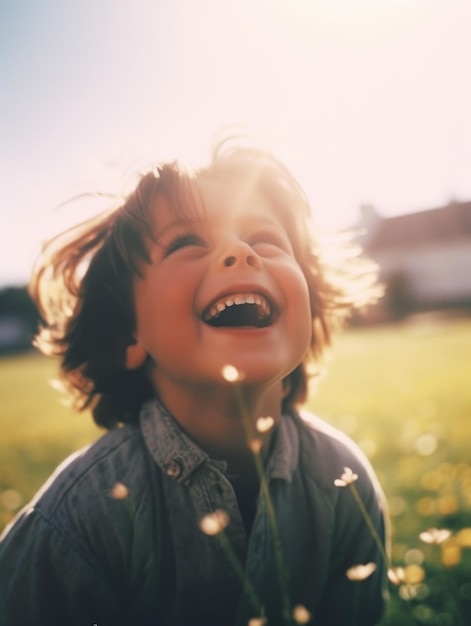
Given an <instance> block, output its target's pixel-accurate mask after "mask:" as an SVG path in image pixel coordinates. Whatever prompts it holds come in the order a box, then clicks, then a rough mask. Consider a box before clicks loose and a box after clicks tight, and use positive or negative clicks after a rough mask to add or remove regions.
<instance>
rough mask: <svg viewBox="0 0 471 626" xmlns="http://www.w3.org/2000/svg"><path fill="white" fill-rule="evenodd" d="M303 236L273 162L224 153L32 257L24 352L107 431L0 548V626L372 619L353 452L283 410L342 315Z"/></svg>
mask: <svg viewBox="0 0 471 626" xmlns="http://www.w3.org/2000/svg"><path fill="white" fill-rule="evenodd" d="M308 220H309V206H308V202H307V200H306V198H305V196H304V194H303V192H302V191H301V189H300V187H299V185H298V184H297V182H296V181H295V180H294V179H293V177H292V176H291V175H290V174H289V173H288V172H287V170H286V169H285V168H284V167H283V166H282V165H281V164H280V163H279V162H278V161H277V160H276V159H274V158H273V157H272V156H270V155H269V154H267V153H265V152H264V151H261V150H257V149H248V148H246V149H243V148H234V147H233V146H232V147H231V146H230V145H229V144H228V143H227V142H226V143H223V144H222V145H220V146H219V147H218V148H217V149H216V150H215V152H214V154H213V159H212V162H211V163H210V165H209V166H208V167H205V168H202V169H199V170H196V171H195V172H194V173H192V174H191V175H190V174H189V173H186V172H185V171H184V170H183V169H182V168H181V167H180V166H179V165H177V164H176V163H171V164H165V165H162V166H161V167H159V168H158V169H157V170H156V171H152V172H150V173H148V174H147V175H145V176H144V177H143V178H142V179H141V180H140V182H139V184H138V185H137V187H136V189H135V191H134V192H133V193H132V194H131V195H130V196H129V197H128V198H127V200H126V201H125V202H124V204H123V205H122V206H121V207H120V208H118V209H117V210H115V211H113V212H109V213H107V214H106V215H104V216H100V217H99V218H96V219H93V220H91V221H88V222H86V223H84V224H81V225H79V226H78V227H77V228H75V229H72V230H71V231H68V232H66V233H64V234H63V235H61V236H59V237H58V238H56V239H55V240H53V241H52V242H50V244H49V245H48V247H47V248H46V250H45V253H44V255H43V259H42V262H41V264H40V265H39V267H38V268H37V271H36V274H35V276H34V277H33V280H32V283H31V289H32V293H33V295H34V297H35V299H36V301H37V303H38V305H39V307H40V310H41V314H42V317H43V320H44V327H43V328H42V330H41V332H40V334H39V337H38V346H39V347H40V348H41V349H42V351H43V352H45V353H46V354H50V355H59V357H60V360H61V372H62V376H63V379H64V381H65V382H66V383H67V384H68V386H69V388H70V389H71V390H72V391H73V392H74V394H75V396H76V400H77V403H78V406H79V408H82V409H83V408H86V407H92V410H93V416H94V419H95V421H96V423H97V424H99V425H100V426H103V427H105V428H106V429H108V430H109V432H108V433H107V434H106V435H105V436H104V437H102V438H101V439H100V440H99V441H98V442H96V443H95V444H94V445H92V446H91V447H89V448H88V449H86V450H82V451H80V452H79V453H77V454H75V455H74V456H73V457H72V458H70V459H69V460H68V461H67V462H66V463H65V464H63V465H62V466H61V467H60V468H59V469H58V470H57V472H56V473H55V474H54V476H53V477H52V478H51V479H50V481H49V482H48V483H47V484H46V485H45V486H44V487H43V489H42V490H41V491H40V493H39V494H38V495H37V496H36V497H35V498H34V500H33V502H32V503H30V505H28V507H26V508H25V509H24V510H23V511H22V512H21V513H20V514H19V516H18V518H17V519H16V521H15V522H14V523H13V524H12V525H11V526H10V528H9V529H7V530H6V531H5V533H4V536H3V539H2V542H1V543H0V616H1V619H2V620H6V621H5V622H2V623H6V624H8V625H10V626H13V625H18V626H19V625H21V626H26V625H33V624H34V625H36V624H38V625H44V626H46V625H47V626H73V625H80V626H92V625H93V624H95V625H97V626H115V625H124V624H126V625H130V626H141V625H142V626H143V625H145V626H147V625H151V624H152V625H181V626H187V625H188V626H191V625H214V626H216V625H217V626H224V625H229V624H237V625H246V624H249V623H250V624H252V625H255V624H265V623H266V624H270V625H271V624H273V625H275V624H290V623H296V621H297V623H312V624H316V625H319V626H325V625H330V626H334V625H335V626H337V625H344V624H361V625H362V626H368V625H372V624H376V623H377V622H378V621H379V619H380V616H381V612H382V605H383V592H384V562H383V560H382V557H381V552H380V550H379V548H378V545H377V543H376V542H375V538H374V537H373V536H372V533H371V531H370V530H369V528H368V525H367V523H366V521H365V519H364V517H363V516H362V513H361V511H360V509H359V507H358V505H357V504H356V502H355V499H354V497H353V494H352V492H351V489H350V488H348V487H349V485H348V483H349V482H351V481H353V480H354V479H355V478H356V476H357V477H358V480H357V481H356V483H355V488H356V489H357V491H358V493H359V494H360V497H361V499H362V501H363V503H364V506H365V507H366V510H367V512H368V515H369V517H370V519H371V522H372V524H373V525H374V527H375V529H376V533H377V535H378V537H379V538H380V540H381V541H384V535H385V532H384V526H385V520H384V506H383V499H382V495H381V491H380V489H379V487H378V485H377V482H376V480H375V478H374V476H373V473H372V470H371V468H370V466H369V464H368V462H367V461H366V460H365V458H364V457H363V455H362V454H361V453H360V452H359V450H358V449H357V448H356V447H355V446H354V445H353V444H352V442H350V441H349V440H348V439H347V438H346V437H345V436H343V435H341V434H340V433H338V432H337V431H335V430H334V429H333V428H331V427H329V426H327V425H326V424H324V423H323V422H322V421H320V420H319V419H318V418H315V417H314V416H312V415H310V414H308V413H304V412H303V413H302V415H301V414H300V413H299V412H298V410H297V408H296V407H297V406H298V405H299V404H300V403H302V402H303V401H304V400H305V397H306V390H307V373H306V365H307V363H308V360H309V359H310V358H314V360H315V361H317V362H318V361H319V358H320V356H321V354H322V352H323V350H324V348H325V347H326V345H327V344H328V343H329V340H330V335H331V331H332V329H333V327H334V325H335V323H336V321H337V320H338V319H339V317H341V316H342V315H343V314H344V313H345V312H346V311H347V310H348V309H349V308H351V307H352V306H353V305H354V304H355V301H354V298H353V297H351V296H349V295H348V292H347V286H343V287H340V286H339V284H336V283H335V282H334V280H333V278H332V277H331V276H330V275H329V273H328V268H327V267H326V266H325V264H324V262H323V261H322V259H321V256H320V253H319V250H318V246H317V245H316V243H315V242H314V241H312V240H311V238H310V235H309V228H308ZM337 283H338V281H337ZM339 392H340V390H339ZM344 468H351V469H352V470H353V474H352V473H351V472H350V471H349V470H347V469H344ZM342 474H343V480H342V479H340V476H341V475H342ZM336 480H337V485H339V486H336V485H335V484H334V481H336ZM342 485H346V487H347V488H342ZM366 563H371V564H372V565H370V566H369V569H370V570H374V571H373V573H372V574H371V575H370V576H369V577H367V578H365V580H362V581H360V582H359V581H352V580H350V578H349V577H348V576H347V570H349V569H350V568H352V567H354V566H356V565H359V564H366ZM293 615H294V617H293ZM255 618H259V619H258V620H257V619H255ZM251 620H253V621H251ZM293 620H294V621H293Z"/></svg>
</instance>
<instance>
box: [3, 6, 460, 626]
mask: <svg viewBox="0 0 471 626" xmlns="http://www.w3.org/2000/svg"><path fill="white" fill-rule="evenodd" d="M470 24H471V3H469V2H468V0H409V1H407V0H403V1H401V0H291V1H288V0H271V1H269V0H252V1H250V2H249V1H248V0H238V2H229V1H226V0H219V1H217V0H213V1H210V0H194V1H193V0H174V1H173V2H172V3H170V2H163V1H162V2H161V1H159V0H133V2H130V1H124V0H122V1H121V0H94V1H93V2H92V1H91V0H82V2H81V3H72V2H63V0H37V1H36V2H34V3H28V2H24V1H23V0H4V1H3V2H2V3H1V5H0V51H1V54H0V81H1V82H0V92H1V94H2V95H1V98H0V132H1V142H0V171H1V172H2V175H1V179H0V203H1V209H0V355H1V356H0V391H1V400H2V408H1V410H0V429H1V430H0V432H1V435H0V527H1V526H3V525H5V524H6V523H8V521H10V519H11V518H12V517H13V516H14V514H15V513H16V511H17V510H18V509H20V508H21V506H23V505H24V504H26V503H27V501H28V500H29V498H31V496H32V494H33V493H34V492H35V490H36V489H37V488H38V487H39V486H40V485H41V484H42V483H43V482H44V480H45V478H46V477H47V476H48V475H49V474H50V472H51V471H52V470H53V469H54V467H55V466H56V465H57V464H58V463H59V462H60V461H61V460H62V459H63V458H64V457H65V456H66V455H67V454H69V453H71V452H72V451H74V450H76V449H77V448H78V447H80V446H83V445H85V444H87V443H89V442H91V441H93V440H94V439H96V438H97V437H98V436H99V435H100V432H99V431H98V429H96V428H95V427H94V426H93V425H92V423H91V419H90V418H89V416H88V415H78V416H77V415H75V414H74V413H73V412H72V411H71V409H70V408H68V407H67V406H65V404H66V399H65V398H63V397H62V396H61V395H60V394H59V393H58V392H57V391H56V390H54V389H53V387H52V386H51V385H50V384H49V383H50V381H51V380H53V379H54V378H55V376H56V364H55V363H54V362H53V361H50V360H46V359H44V358H43V357H42V356H41V355H39V354H37V353H35V352H32V351H31V349H30V345H31V337H32V334H33V333H34V329H35V327H36V324H37V313H36V310H35V308H34V305H33V304H32V303H31V301H30V299H29V297H28V295H27V291H26V287H25V285H26V283H27V280H28V276H29V274H30V271H31V267H32V264H33V262H34V259H35V258H36V256H37V255H38V253H39V251H40V248H41V244H42V242H43V241H44V240H45V239H46V238H47V237H49V236H51V235H52V234H54V233H55V232H57V231H58V230H61V229H63V228H65V227H67V226H68V225H71V224H73V223H75V222H76V221H77V220H79V219H82V218H84V217H87V216H89V215H90V214H92V213H95V212H96V211H97V210H99V209H101V208H105V206H108V204H109V202H110V199H108V200H103V199H101V200H100V199H98V198H91V197H90V196H88V197H87V198H84V197H82V194H90V193H93V192H101V193H104V194H118V195H119V194H121V193H122V192H123V191H125V189H126V186H127V184H128V181H129V177H130V175H131V174H132V173H134V172H135V171H136V170H138V169H141V168H143V167H146V166H148V165H149V163H151V162H152V163H154V162H156V161H157V162H158V161H162V160H168V159H174V158H179V159H181V160H182V161H184V162H186V163H188V164H190V165H192V164H196V163H201V162H205V161H206V160H207V158H208V156H209V149H210V146H211V141H212V138H213V137H214V134H215V133H216V132H217V131H218V130H219V129H220V128H221V127H225V126H228V125H229V126H232V127H234V128H240V127H244V128H246V129H247V128H248V129H251V130H252V131H253V132H255V133H256V134H257V135H258V136H260V137H261V138H262V139H263V141H265V142H266V143H267V144H268V145H269V146H270V147H271V149H272V150H273V151H274V152H275V154H276V155H277V156H278V157H279V158H280V159H281V160H283V161H284V162H285V163H286V165H287V166H288V167H289V168H290V169H291V170H292V171H293V173H294V174H295V175H296V176H297V177H298V179H299V180H300V182H301V183H302V185H303V187H304V188H305V189H306V191H307V193H308V195H309V197H310V200H311V203H312V206H313V211H314V215H315V218H316V220H317V222H318V225H319V227H320V228H321V229H322V230H323V231H325V232H326V233H330V232H332V231H338V230H341V231H343V230H350V229H353V230H354V232H355V234H356V236H357V237H358V240H359V241H360V243H361V244H362V245H363V247H364V248H365V250H366V252H367V254H368V255H369V256H370V257H372V258H373V259H375V260H376V262H377V263H378V265H379V270H380V277H381V280H382V281H383V283H384V285H385V296H384V298H383V299H382V300H381V301H380V302H379V303H378V305H376V306H375V307H373V308H371V309H370V310H368V311H367V312H364V313H363V314H362V315H361V316H360V317H358V319H355V320H353V322H352V324H351V325H350V326H349V327H348V328H347V329H346V331H345V332H344V333H343V334H342V335H341V336H339V338H338V340H337V342H336V343H335V344H334V347H333V350H332V354H331V356H330V361H329V363H328V370H329V373H328V376H326V377H325V379H323V380H321V381H320V382H319V384H318V388H317V389H316V390H315V393H314V390H313V394H312V399H311V401H310V408H311V409H312V410H314V411H315V412H317V413H318V414H320V415H322V416H323V417H325V418H326V419H327V420H329V421H331V422H332V423H334V424H335V425H337V426H339V427H340V428H341V429H343V430H344V431H345V432H347V433H348V434H350V435H351V436H352V437H353V438H354V439H355V440H356V441H357V442H358V443H359V444H360V445H361V446H362V448H363V449H364V451H365V452H366V454H367V455H368V456H369V457H370V459H371V461H372V463H373V465H374V467H375V469H376V471H377V472H378V475H379V477H380V480H381V482H382V484H383V487H384V489H385V491H386V494H387V497H388V500H389V505H390V510H391V519H392V536H393V550H392V564H393V566H394V567H397V568H402V570H401V577H402V579H401V581H400V582H399V584H396V585H395V584H391V596H392V602H391V605H390V607H389V609H388V613H387V614H386V616H385V618H384V620H383V624H384V625H386V624H388V625H389V624H405V625H406V626H407V625H408V624H442V625H445V626H447V625H455V624H466V623H469V621H470V620H471V582H470V581H471V556H470V552H471V457H470V452H469V450H470V443H471V419H470V418H471V364H470V357H469V355H470V354H471V317H470V311H471V271H470V270H471V118H470V115H469V111H471V89H470V87H469V76H468V75H469V67H471V38H470V37H469V25H470ZM75 197H80V199H79V200H75V201H73V202H70V203H69V202H67V201H68V200H70V199H71V198H75ZM64 203H65V204H64ZM107 203H108V204H107ZM433 527H436V528H441V529H448V530H449V531H450V532H451V535H450V537H448V538H447V539H445V540H443V541H438V540H437V542H436V543H433V542H432V543H427V542H424V541H423V540H422V539H420V534H421V533H423V532H424V531H427V530H428V529H430V528H433ZM404 572H405V573H404Z"/></svg>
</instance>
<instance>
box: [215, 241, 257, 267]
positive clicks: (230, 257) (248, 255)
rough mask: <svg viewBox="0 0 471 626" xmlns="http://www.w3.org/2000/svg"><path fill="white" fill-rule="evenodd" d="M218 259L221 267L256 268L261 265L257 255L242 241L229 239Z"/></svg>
mask: <svg viewBox="0 0 471 626" xmlns="http://www.w3.org/2000/svg"><path fill="white" fill-rule="evenodd" d="M220 259H221V264H222V267H223V268H225V267H236V266H239V267H244V266H249V267H253V268H255V269H256V268H258V267H260V266H261V263H260V258H259V256H258V255H257V254H256V253H255V252H254V251H253V250H252V248H251V247H250V246H249V245H248V244H246V243H245V242H244V241H231V242H230V243H229V244H228V245H226V246H225V249H224V251H223V253H222V255H221V257H220Z"/></svg>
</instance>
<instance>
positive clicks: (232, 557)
mask: <svg viewBox="0 0 471 626" xmlns="http://www.w3.org/2000/svg"><path fill="white" fill-rule="evenodd" d="M216 538H217V540H218V541H219V544H220V546H221V548H222V550H223V551H224V553H225V554H226V557H227V560H228V561H229V563H230V564H231V567H232V569H233V570H234V572H235V574H236V576H237V578H238V579H239V580H240V582H241V584H242V586H243V588H244V591H245V593H246V594H247V596H248V597H249V599H250V602H251V603H252V605H253V607H254V609H255V611H257V612H260V613H261V612H262V608H261V604H260V600H259V599H258V597H257V594H256V592H255V589H254V588H253V585H252V583H251V582H250V580H249V578H248V576H247V575H246V573H245V572H244V569H243V567H242V565H241V562H240V561H239V559H238V557H237V555H236V553H235V552H234V550H233V548H232V546H231V544H230V541H229V540H228V538H227V535H226V533H225V532H224V531H222V532H220V533H219V534H217V535H216Z"/></svg>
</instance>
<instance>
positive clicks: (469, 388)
mask: <svg viewBox="0 0 471 626" xmlns="http://www.w3.org/2000/svg"><path fill="white" fill-rule="evenodd" d="M470 355H471V320H470V319H454V320H453V319H450V320H443V319H441V318H438V317H432V316H429V317H425V316H424V317H423V318H421V319H420V320H418V319H416V320H415V321H409V322H407V323H403V324H401V325H397V326H391V327H375V328H368V329H362V328H358V329H352V330H349V331H348V332H345V333H344V334H342V335H340V336H339V337H338V338H337V341H336V342H335V345H334V348H333V351H332V356H331V359H330V362H329V364H328V365H329V367H328V369H329V372H328V375H327V376H326V377H325V378H324V377H323V378H322V380H320V382H319V385H318V390H317V392H316V393H315V394H312V399H311V401H310V403H309V408H311V409H312V410H313V411H314V412H316V413H317V414H319V415H321V416H323V417H325V418H326V419H327V420H329V421H330V422H331V423H333V424H334V425H337V426H339V427H340V428H341V429H342V430H344V431H345V432H347V433H348V434H349V435H351V436H352V437H353V438H354V439H355V440H356V441H357V442H358V443H359V444H360V445H361V446H362V447H363V448H364V450H365V452H366V453H367V454H368V456H369V457H370V459H371V462H372V463H373V466H374V467H375V470H376V472H377V474H378V476H379V478H380V481H381V483H382V485H383V488H384V490H385V492H386V495H387V498H388V502H389V506H390V510H391V520H392V535H393V550H392V560H393V564H394V565H396V566H402V567H404V566H405V565H407V564H411V563H412V564H413V563H416V564H419V565H420V566H421V567H422V568H423V570H424V573H425V575H426V578H425V580H424V582H423V583H421V584H420V585H418V586H415V587H414V588H413V591H412V593H413V594H415V596H414V598H413V599H412V600H410V601H404V600H402V599H400V597H399V594H401V595H404V594H406V592H407V591H408V588H406V587H405V586H404V585H402V586H401V587H399V588H396V587H391V595H392V602H391V604H390V607H389V609H388V613H387V615H386V617H385V619H384V620H383V622H382V623H383V624H384V626H386V625H388V626H389V625H391V626H392V625H395V624H401V625H405V626H407V625H408V624H442V625H443V626H447V625H451V626H454V625H455V624H457V625H459V624H460V623H463V624H465V623H468V620H469V619H470V616H471V584H470V582H469V581H470V580H471V558H470V552H471V550H470V548H469V547H468V548H467V547H463V546H462V545H458V544H457V543H456V540H454V539H452V541H451V542H447V543H446V544H444V546H445V548H447V549H448V550H449V553H450V554H455V555H456V554H458V558H459V561H458V562H456V563H455V564H453V565H452V564H451V563H449V564H448V565H444V564H443V562H442V559H443V558H446V556H447V555H446V552H444V551H443V550H442V547H440V546H427V545H425V544H424V543H422V542H421V541H420V539H419V533H420V532H422V531H424V530H427V529H428V528H431V527H438V528H449V529H450V530H451V531H452V532H453V533H454V534H455V536H456V534H457V533H458V532H459V530H460V529H462V528H465V527H471V455H470V447H471V358H470ZM55 375H56V365H55V363H54V362H53V361H51V360H48V359H45V358H43V357H41V356H39V355H31V354H30V355H24V356H17V357H10V358H4V359H3V360H0V389H1V398H2V409H1V414H0V432H1V439H0V526H2V525H4V524H5V523H7V522H8V521H9V519H11V517H12V516H13V514H14V513H15V511H16V509H17V508H18V507H19V506H21V505H23V504H25V503H26V502H27V501H28V500H29V498H30V497H31V496H32V495H33V493H34V492H35V491H36V489H37V488H38V487H39V486H40V485H41V484H42V483H43V482H44V480H45V479H46V478H47V476H48V475H49V474H50V473H51V471H52V470H53V469H54V467H56V466H57V464H58V463H59V462H60V461H61V460H62V459H63V458H64V457H65V456H67V455H68V454H69V453H71V452H73V451H74V450H76V449H77V448H79V447H81V446H83V445H85V444H86V443H88V442H91V441H93V440H94V439H96V438H97V437H98V436H99V435H100V431H99V430H98V429H97V428H96V427H95V426H93V424H92V421H91V418H90V416H89V415H88V414H78V415H77V414H75V413H74V412H72V411H71V409H69V408H67V407H65V406H64V405H63V404H62V403H61V396H60V394H59V393H58V392H56V391H54V390H53V389H52V388H51V387H50V385H48V381H49V380H50V379H53V378H54V377H55ZM341 469H342V468H339V474H340V471H341ZM432 548H433V550H432ZM453 548H455V551H454V552H453ZM444 555H445V556H444ZM448 558H451V557H450V556H448ZM455 560H456V559H455ZM446 585H451V588H452V591H453V593H451V592H450V591H449V590H448V591H446V592H445V591H444V589H445V586H446ZM409 591H410V589H409ZM454 594H455V595H456V598H455V600H456V602H455V600H454V599H453V598H454ZM457 605H459V607H460V610H461V612H462V618H461V619H462V622H460V621H459V619H460V618H459V616H458V613H457V610H456V606H457Z"/></svg>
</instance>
